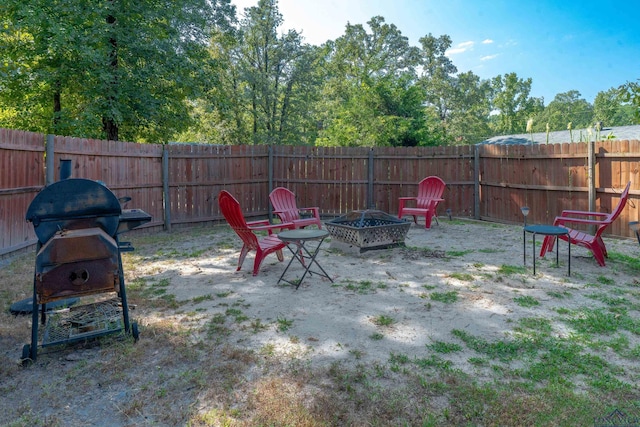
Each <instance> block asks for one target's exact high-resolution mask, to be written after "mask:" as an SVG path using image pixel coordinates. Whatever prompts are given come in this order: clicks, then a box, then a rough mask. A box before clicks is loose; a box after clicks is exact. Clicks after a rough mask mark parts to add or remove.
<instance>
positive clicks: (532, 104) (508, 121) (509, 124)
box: [491, 73, 542, 135]
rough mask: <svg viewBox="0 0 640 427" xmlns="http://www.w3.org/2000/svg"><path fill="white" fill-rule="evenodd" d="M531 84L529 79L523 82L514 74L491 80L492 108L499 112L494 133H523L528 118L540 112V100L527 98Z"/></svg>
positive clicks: (494, 124)
mask: <svg viewBox="0 0 640 427" xmlns="http://www.w3.org/2000/svg"><path fill="white" fill-rule="evenodd" d="M531 83H532V80H531V78H528V79H526V80H523V79H520V78H519V77H518V75H517V74H516V73H508V74H505V75H504V76H501V75H500V76H497V77H494V78H493V79H492V80H491V86H492V89H493V91H494V98H493V108H494V109H495V110H497V111H498V112H499V114H498V115H497V116H496V117H497V118H496V120H495V121H494V123H493V127H494V129H493V130H494V131H495V132H496V133H498V134H503V135H508V134H514V133H524V132H525V130H526V124H527V120H528V118H529V117H530V116H532V115H533V114H535V113H536V112H537V111H540V109H541V108H542V100H541V99H538V98H530V97H529V93H530V92H531Z"/></svg>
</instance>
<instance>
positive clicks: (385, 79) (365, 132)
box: [319, 16, 425, 146]
mask: <svg viewBox="0 0 640 427" xmlns="http://www.w3.org/2000/svg"><path fill="white" fill-rule="evenodd" d="M367 24H368V26H369V29H370V31H367V30H366V29H365V28H364V27H363V26H362V25H359V24H358V25H351V24H347V26H346V28H345V33H344V35H342V36H341V37H339V38H338V39H337V40H336V41H335V42H333V43H330V44H329V45H328V47H329V48H330V49H331V50H330V52H329V53H328V59H327V61H328V70H329V71H328V73H329V76H328V78H327V81H326V84H325V86H324V99H325V102H324V109H325V111H326V116H325V120H324V121H323V129H322V131H321V133H320V140H319V143H320V144H325V145H362V146H375V145H417V144H420V143H421V140H423V139H424V135H425V132H424V131H423V130H422V127H423V126H422V124H423V122H424V112H423V108H422V103H423V101H424V94H423V93H422V92H421V90H420V89H419V88H414V83H415V79H416V71H415V69H416V67H417V66H418V65H419V51H418V49H417V48H415V47H411V46H410V45H409V42H408V39H407V38H406V37H404V36H403V35H402V33H401V32H400V31H399V30H398V28H396V26H395V25H390V24H386V23H385V22H384V18H382V17H380V16H375V17H373V18H372V19H371V20H369V22H367Z"/></svg>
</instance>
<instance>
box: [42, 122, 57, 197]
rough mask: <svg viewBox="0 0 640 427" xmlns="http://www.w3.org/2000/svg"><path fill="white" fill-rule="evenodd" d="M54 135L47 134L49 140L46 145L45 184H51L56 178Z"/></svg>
mask: <svg viewBox="0 0 640 427" xmlns="http://www.w3.org/2000/svg"><path fill="white" fill-rule="evenodd" d="M53 140H54V136H53V135H51V134H49V135H47V140H46V143H45V145H44V149H45V153H46V156H45V166H44V167H45V181H44V185H45V186H46V185H51V184H53V182H54V181H55V179H56V169H55V166H54V164H53V160H54V158H53V157H54V153H55V147H54V145H53Z"/></svg>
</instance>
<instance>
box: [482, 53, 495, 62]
mask: <svg viewBox="0 0 640 427" xmlns="http://www.w3.org/2000/svg"><path fill="white" fill-rule="evenodd" d="M497 57H498V54H497V53H496V54H494V55H487V56H483V57H482V58H480V61H489V60H491V59H496V58H497Z"/></svg>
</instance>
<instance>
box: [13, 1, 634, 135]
mask: <svg viewBox="0 0 640 427" xmlns="http://www.w3.org/2000/svg"><path fill="white" fill-rule="evenodd" d="M0 12H2V13H1V14H0V24H1V26H0V53H1V54H2V58H3V61H2V63H0V126H2V127H9V128H19V129H24V130H31V131H38V132H43V133H54V134H59V135H73V136H79V137H91V138H102V139H112V140H129V141H136V142H167V141H184V142H207V143H217V144H247V143H248V144H307V145H333V146H417V145H447V144H473V143H476V142H479V141H482V140H484V139H487V138H489V137H491V136H495V135H500V134H509V133H522V132H524V131H525V130H526V128H527V123H530V125H531V130H534V129H535V131H544V130H545V129H550V130H561V129H566V128H567V125H568V123H572V126H573V128H574V129H575V128H579V127H587V126H592V125H593V124H594V123H595V122H602V123H605V124H606V125H607V126H615V125H627V124H631V123H632V122H633V121H634V120H636V121H640V108H639V106H640V89H639V87H640V86H639V84H638V83H637V82H628V83H627V84H625V85H623V86H621V87H619V88H609V89H607V90H604V91H602V92H600V93H598V95H597V96H596V98H595V100H594V103H593V105H592V104H590V103H589V102H587V101H586V100H584V99H583V98H582V96H581V94H580V93H579V92H578V91H577V90H571V91H568V92H566V93H561V94H558V95H556V97H555V98H554V99H553V100H552V101H551V102H550V103H549V104H548V105H546V106H545V105H544V100H543V99H541V98H535V97H531V96H530V92H531V85H532V78H530V77H521V76H518V75H516V73H507V74H504V75H498V76H495V77H493V78H491V79H487V80H484V79H481V78H480V77H479V76H477V75H475V74H474V73H473V72H471V71H467V72H458V69H457V67H456V66H455V64H454V63H453V62H452V60H451V59H450V58H449V57H447V55H446V53H447V50H448V49H449V48H450V47H451V45H452V40H451V38H450V37H449V36H448V35H446V34H444V35H440V36H434V35H433V34H431V33H427V34H425V35H424V36H423V37H421V38H420V39H419V46H412V45H411V44H410V43H409V40H408V38H407V37H405V36H404V35H403V34H402V32H401V30H400V29H399V28H398V27H396V26H395V25H394V24H391V23H387V22H386V21H385V19H384V18H383V17H382V16H374V17H372V18H371V19H370V20H369V21H368V22H367V23H366V25H362V24H350V23H347V24H346V25H345V29H344V33H343V34H342V35H341V36H340V37H338V38H337V39H335V40H328V41H327V42H326V43H324V44H322V45H320V46H313V45H310V44H307V43H305V42H304V38H303V37H302V35H301V34H300V33H298V32H296V31H293V30H289V31H286V32H283V31H281V30H280V28H281V25H282V16H281V14H280V13H279V10H278V1H277V0H260V1H259V2H258V4H257V5H256V6H254V7H251V8H247V9H246V10H244V11H239V13H238V11H236V10H235V8H234V7H233V6H232V5H231V4H230V0H172V1H170V0H159V1H154V2H139V1H134V0H95V1H89V0H74V1H72V0H48V1H45V0H32V1H29V2H24V1H22V0H5V1H4V2H2V5H0Z"/></svg>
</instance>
